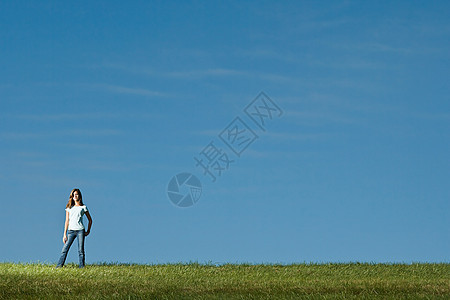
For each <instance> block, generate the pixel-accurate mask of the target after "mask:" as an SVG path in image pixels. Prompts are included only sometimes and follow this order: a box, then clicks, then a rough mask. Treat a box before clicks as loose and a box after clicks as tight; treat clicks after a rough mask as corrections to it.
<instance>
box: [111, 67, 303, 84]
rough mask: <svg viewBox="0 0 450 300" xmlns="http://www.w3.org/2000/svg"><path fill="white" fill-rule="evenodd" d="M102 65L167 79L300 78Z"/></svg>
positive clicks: (292, 80)
mask: <svg viewBox="0 0 450 300" xmlns="http://www.w3.org/2000/svg"><path fill="white" fill-rule="evenodd" d="M103 67H105V68H113V69H118V70H122V71H125V72H131V73H139V74H144V75H148V76H153V77H165V78H169V79H182V80H197V79H203V78H208V77H236V78H249V79H259V80H264V81H269V82H278V83H299V82H300V81H301V80H302V79H301V78H297V77H294V76H287V75H282V74H277V73H272V72H264V71H258V72H255V71H248V70H240V69H229V68H207V69H191V70H174V71H167V70H154V69H151V68H146V67H137V66H129V65H121V64H104V65H103Z"/></svg>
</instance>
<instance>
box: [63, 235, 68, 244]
mask: <svg viewBox="0 0 450 300" xmlns="http://www.w3.org/2000/svg"><path fill="white" fill-rule="evenodd" d="M66 242H67V235H64V237H63V243H64V244H65V243H66Z"/></svg>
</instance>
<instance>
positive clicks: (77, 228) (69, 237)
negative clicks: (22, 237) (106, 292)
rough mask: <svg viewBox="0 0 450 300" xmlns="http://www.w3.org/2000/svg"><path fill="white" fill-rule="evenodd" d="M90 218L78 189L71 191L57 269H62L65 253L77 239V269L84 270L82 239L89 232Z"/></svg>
mask: <svg viewBox="0 0 450 300" xmlns="http://www.w3.org/2000/svg"><path fill="white" fill-rule="evenodd" d="M84 215H86V217H87V219H88V221H89V224H88V229H87V231H84V225H83V216H84ZM91 226H92V218H91V215H90V214H89V211H88V209H87V207H86V205H84V204H83V197H82V196H81V192H80V190H79V189H73V190H72V192H71V193H70V198H69V201H68V202H67V205H66V223H65V224H64V237H63V243H64V246H63V248H62V251H61V257H60V258H59V261H58V264H57V265H56V267H57V268H60V267H63V266H64V262H65V261H66V257H67V252H69V249H70V246H71V245H72V243H73V241H74V240H75V238H78V257H79V260H80V263H79V267H80V268H84V237H85V236H88V235H89V233H90V232H91Z"/></svg>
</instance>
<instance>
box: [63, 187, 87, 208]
mask: <svg viewBox="0 0 450 300" xmlns="http://www.w3.org/2000/svg"><path fill="white" fill-rule="evenodd" d="M75 192H78V195H80V196H79V197H78V199H79V201H80V204H81V205H84V204H83V196H81V191H80V190H79V189H73V190H72V191H71V192H70V197H69V201H68V202H67V205H66V208H72V206H74V205H75V200H73V194H74V193H75Z"/></svg>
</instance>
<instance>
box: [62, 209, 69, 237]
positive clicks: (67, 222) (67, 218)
mask: <svg viewBox="0 0 450 300" xmlns="http://www.w3.org/2000/svg"><path fill="white" fill-rule="evenodd" d="M67 228H69V212H68V211H66V222H65V223H64V236H63V243H64V244H65V243H66V242H67Z"/></svg>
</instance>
